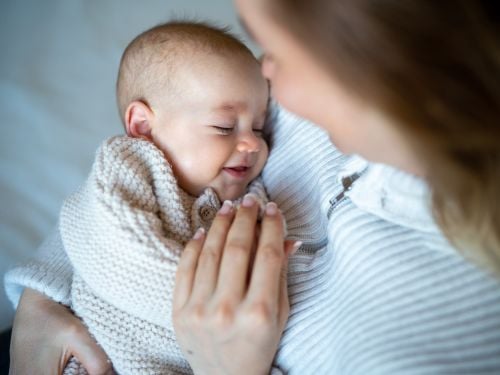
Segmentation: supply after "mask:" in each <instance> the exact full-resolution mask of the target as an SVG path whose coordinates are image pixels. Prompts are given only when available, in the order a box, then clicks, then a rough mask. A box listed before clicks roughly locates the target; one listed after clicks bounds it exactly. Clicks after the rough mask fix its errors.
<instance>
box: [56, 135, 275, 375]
mask: <svg viewBox="0 0 500 375" xmlns="http://www.w3.org/2000/svg"><path fill="white" fill-rule="evenodd" d="M248 190H249V191H250V192H252V193H253V194H255V195H256V196H257V197H258V200H260V203H261V205H263V204H264V203H265V201H266V195H265V190H264V188H263V185H262V183H261V182H260V181H259V180H256V181H254V182H253V183H252V184H251V185H250V186H249V189H248ZM220 206H221V202H220V201H219V198H218V197H217V195H216V193H215V192H214V190H213V189H211V188H207V189H206V190H205V191H204V193H203V194H202V195H201V196H200V197H193V196H190V195H189V194H187V193H186V192H185V191H183V190H182V189H181V188H180V187H179V186H178V185H177V181H176V178H175V176H174V175H173V173H172V168H171V167H170V165H169V164H168V162H167V160H166V159H165V157H164V155H163V153H162V152H161V151H160V150H159V149H158V148H156V146H154V145H153V144H152V143H151V142H148V141H146V140H141V139H133V138H130V137H126V136H120V137H114V138H111V139H109V140H107V141H105V142H104V143H103V144H102V145H101V147H100V148H99V149H98V151H97V153H96V159H95V161H94V164H93V167H92V170H91V173H90V176H89V178H88V179H87V181H86V183H85V184H84V186H83V187H82V188H81V189H80V190H79V191H78V192H77V193H75V194H73V195H72V196H70V197H69V198H68V199H67V200H66V201H65V202H64V204H63V207H62V210H61V215H60V232H61V237H62V240H63V244H64V248H65V249H66V252H67V254H68V257H69V259H70V260H71V263H72V265H73V267H74V277H73V282H72V289H71V308H72V309H73V310H74V312H75V314H76V315H77V316H79V317H80V318H81V319H82V320H83V322H84V323H85V324H86V325H87V327H88V329H89V331H90V333H91V334H92V335H93V336H94V337H95V339H96V340H97V342H98V343H99V344H100V345H101V346H102V348H103V349H104V350H105V352H106V353H107V355H108V356H109V358H110V359H111V361H112V363H113V366H114V368H115V370H116V371H117V372H118V373H119V374H189V373H192V371H191V369H190V367H189V364H188V362H187V361H186V360H185V358H184V357H183V355H182V352H181V350H180V348H179V346H178V344H177V342H176V339H175V334H174V329H173V324H172V298H173V289H174V281H175V272H176V267H177V264H178V260H179V258H180V255H181V252H182V250H183V248H184V245H185V244H186V242H187V241H188V240H189V239H190V238H191V237H192V236H193V234H194V232H195V230H196V229H197V228H199V227H204V228H205V229H206V230H208V229H209V227H210V224H211V222H212V220H213V218H214V216H215V215H216V213H217V210H218V209H219V208H220ZM85 373H86V372H85V370H84V369H83V367H82V366H81V365H80V364H79V363H78V361H77V360H76V359H75V358H72V359H71V360H70V362H69V364H68V366H67V368H66V370H65V374H85Z"/></svg>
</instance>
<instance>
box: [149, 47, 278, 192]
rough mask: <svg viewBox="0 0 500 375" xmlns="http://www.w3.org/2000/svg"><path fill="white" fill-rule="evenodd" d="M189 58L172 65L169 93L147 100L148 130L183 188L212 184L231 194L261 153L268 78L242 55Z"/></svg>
mask: <svg viewBox="0 0 500 375" xmlns="http://www.w3.org/2000/svg"><path fill="white" fill-rule="evenodd" d="M192 60H194V61H191V62H186V64H184V65H183V66H182V68H180V69H178V70H176V75H175V83H174V84H175V85H176V86H177V87H178V88H179V93H178V94H177V95H176V97H175V99H174V100H172V99H170V100H169V101H167V100H164V101H163V102H162V101H158V103H161V104H160V105H152V110H153V112H154V114H155V120H154V123H153V124H152V131H151V136H152V139H153V141H154V142H155V144H156V145H157V146H158V147H159V148H160V149H161V150H162V151H163V152H164V153H165V155H166V157H167V158H168V160H169V161H170V163H171V164H172V167H173V170H174V174H175V175H176V177H177V179H178V181H179V185H180V186H181V187H182V188H183V189H184V190H186V191H187V192H188V193H190V194H192V195H194V196H199V195H200V194H201V193H202V192H203V190H204V189H205V188H206V187H212V188H213V189H214V190H215V191H216V192H217V194H218V196H219V198H220V199H221V200H226V199H231V200H232V199H236V198H238V197H240V196H241V195H243V194H244V192H245V190H246V187H247V185H248V183H249V182H250V181H251V180H252V179H254V178H255V177H256V176H257V175H258V174H259V173H260V171H261V170H262V168H263V166H264V163H265V161H266V159H267V155H268V148H267V144H266V142H265V141H264V139H263V138H262V128H263V127H264V121H265V115H266V110H267V102H268V95H269V90H268V84H267V82H266V80H265V79H264V78H263V76H262V75H261V73H260V68H259V66H258V64H257V63H255V62H251V61H250V59H249V58H248V57H231V58H221V57H218V56H213V55H208V56H206V57H203V59H196V58H194V56H193V59H192Z"/></svg>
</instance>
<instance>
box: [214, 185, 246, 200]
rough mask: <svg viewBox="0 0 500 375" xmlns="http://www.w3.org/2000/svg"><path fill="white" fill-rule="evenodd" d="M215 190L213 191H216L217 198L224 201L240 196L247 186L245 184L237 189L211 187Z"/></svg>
mask: <svg viewBox="0 0 500 375" xmlns="http://www.w3.org/2000/svg"><path fill="white" fill-rule="evenodd" d="M213 189H214V190H215V192H216V193H217V196H218V197H219V200H220V201H221V202H224V201H227V200H229V201H234V200H236V199H238V198H240V197H242V196H243V195H244V194H245V193H246V190H247V187H246V186H245V188H243V189H241V188H238V189H235V188H232V189H231V188H230V189H221V188H216V187H214V188H213Z"/></svg>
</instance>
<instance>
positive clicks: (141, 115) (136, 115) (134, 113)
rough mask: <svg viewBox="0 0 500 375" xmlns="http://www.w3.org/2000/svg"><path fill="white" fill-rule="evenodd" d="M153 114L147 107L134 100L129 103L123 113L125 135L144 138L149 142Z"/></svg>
mask: <svg viewBox="0 0 500 375" xmlns="http://www.w3.org/2000/svg"><path fill="white" fill-rule="evenodd" d="M153 117H154V114H153V111H151V108H149V106H148V105H147V104H146V103H144V102H142V101H140V100H135V101H133V102H132V103H130V104H129V105H128V107H127V110H126V111H125V128H126V130H127V135H128V136H130V137H133V138H146V139H149V140H151V126H152V120H153Z"/></svg>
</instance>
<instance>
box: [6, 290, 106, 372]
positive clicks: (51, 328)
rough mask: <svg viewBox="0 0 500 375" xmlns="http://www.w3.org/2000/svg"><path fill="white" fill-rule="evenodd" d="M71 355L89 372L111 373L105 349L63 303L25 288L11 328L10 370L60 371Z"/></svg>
mask: <svg viewBox="0 0 500 375" xmlns="http://www.w3.org/2000/svg"><path fill="white" fill-rule="evenodd" d="M71 356H75V357H78V359H79V360H80V361H81V363H82V364H83V365H84V366H85V368H86V369H87V371H88V373H89V374H91V375H93V374H113V373H114V372H113V368H112V366H111V363H110V362H108V360H107V356H106V354H105V353H104V351H103V350H102V349H101V348H100V347H99V346H98V345H97V344H96V342H95V341H94V339H93V338H92V337H90V335H89V333H88V331H87V329H86V328H85V327H84V325H83V324H82V322H81V321H80V320H79V319H78V318H76V317H75V316H74V315H73V314H72V313H71V311H70V310H69V309H68V308H67V307H66V306H64V305H62V304H60V303H58V302H55V301H53V300H51V299H50V298H48V297H47V296H45V295H43V294H40V293H38V292H36V291H34V290H31V289H29V288H26V289H24V292H23V293H22V296H21V298H20V300H19V305H18V307H17V311H16V316H15V319H14V326H13V329H12V340H11V346H10V372H9V373H10V374H19V375H24V374H35V373H36V374H61V373H62V371H63V370H64V367H65V366H66V363H67V361H68V359H69V358H70V357H71Z"/></svg>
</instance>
